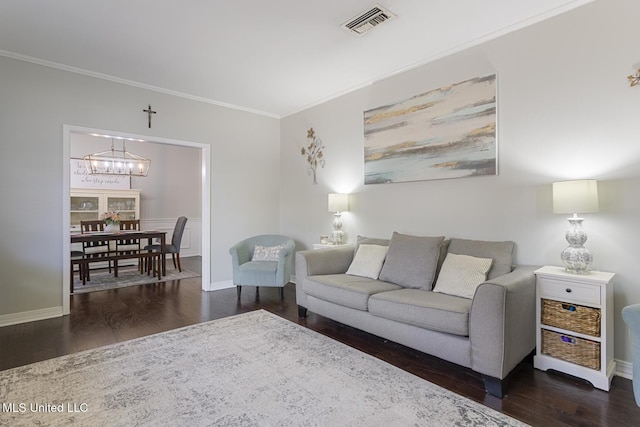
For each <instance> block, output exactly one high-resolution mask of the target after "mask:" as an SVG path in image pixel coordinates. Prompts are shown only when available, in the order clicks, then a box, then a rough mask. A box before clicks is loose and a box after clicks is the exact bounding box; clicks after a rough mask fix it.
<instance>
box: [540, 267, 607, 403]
mask: <svg viewBox="0 0 640 427" xmlns="http://www.w3.org/2000/svg"><path fill="white" fill-rule="evenodd" d="M535 274H536V316H537V322H536V340H537V342H536V344H537V345H536V355H535V357H534V359H533V364H534V366H535V367H536V368H537V369H542V370H544V371H546V370H547V369H554V370H557V371H560V372H564V373H567V374H570V375H574V376H576V377H580V378H583V379H586V380H588V381H590V382H591V383H592V384H593V385H594V386H595V387H597V388H599V389H602V390H606V391H609V388H610V386H611V380H612V378H613V374H614V373H615V370H616V363H615V361H614V359H613V284H612V280H613V276H614V274H613V273H605V272H601V271H597V272H596V271H594V272H591V273H589V274H585V275H576V274H571V273H567V272H566V271H565V270H564V268H562V267H552V266H547V267H542V268H540V269H538V270H536V271H535Z"/></svg>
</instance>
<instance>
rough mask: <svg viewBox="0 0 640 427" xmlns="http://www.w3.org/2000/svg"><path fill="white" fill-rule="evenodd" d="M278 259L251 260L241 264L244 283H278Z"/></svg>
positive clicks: (241, 280)
mask: <svg viewBox="0 0 640 427" xmlns="http://www.w3.org/2000/svg"><path fill="white" fill-rule="evenodd" d="M277 269H278V262H277V261H249V262H245V263H244V264H241V265H240V268H239V274H240V282H239V283H242V285H248V286H274V285H275V284H276V271H277Z"/></svg>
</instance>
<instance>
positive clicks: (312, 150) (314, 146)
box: [300, 128, 324, 184]
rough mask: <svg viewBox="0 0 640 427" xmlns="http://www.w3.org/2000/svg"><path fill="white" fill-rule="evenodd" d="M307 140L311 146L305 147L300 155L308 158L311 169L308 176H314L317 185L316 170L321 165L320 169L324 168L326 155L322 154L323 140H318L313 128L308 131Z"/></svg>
mask: <svg viewBox="0 0 640 427" xmlns="http://www.w3.org/2000/svg"><path fill="white" fill-rule="evenodd" d="M307 139H309V145H308V146H307V147H304V148H303V149H302V151H301V152H300V154H302V155H303V156H307V163H308V164H309V167H308V168H307V175H313V183H314V184H317V183H318V181H317V180H316V169H317V168H318V165H320V167H324V155H323V154H322V149H323V148H324V145H322V140H321V139H320V138H316V133H315V131H314V130H313V128H310V129H309V130H308V131H307Z"/></svg>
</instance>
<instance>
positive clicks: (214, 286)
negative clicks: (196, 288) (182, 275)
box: [204, 280, 236, 291]
mask: <svg viewBox="0 0 640 427" xmlns="http://www.w3.org/2000/svg"><path fill="white" fill-rule="evenodd" d="M235 287H236V285H234V284H233V280H224V281H222V282H213V283H209V286H205V289H204V290H205V291H221V290H222V289H230V288H235Z"/></svg>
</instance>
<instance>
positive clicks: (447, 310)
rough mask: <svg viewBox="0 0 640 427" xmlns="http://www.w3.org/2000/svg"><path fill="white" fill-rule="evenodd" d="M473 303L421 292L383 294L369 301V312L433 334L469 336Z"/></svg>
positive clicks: (448, 296)
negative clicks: (427, 330) (470, 313)
mask: <svg viewBox="0 0 640 427" xmlns="http://www.w3.org/2000/svg"><path fill="white" fill-rule="evenodd" d="M470 311H471V300H470V299H467V298H460V297H455V296H452V295H447V294H441V293H436V292H431V291H424V290H421V289H400V290H395V291H390V292H382V293H378V294H375V295H372V296H371V298H369V312H370V313H371V314H373V315H374V316H379V317H384V318H386V319H390V320H395V321H397V322H402V323H408V324H410V325H414V326H419V327H421V328H426V329H430V330H432V331H438V332H446V333H448V334H455V335H461V336H469V312H470Z"/></svg>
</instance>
